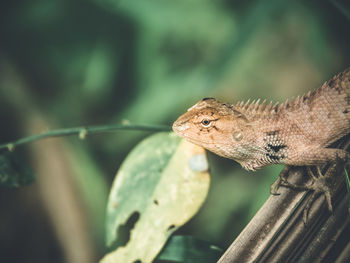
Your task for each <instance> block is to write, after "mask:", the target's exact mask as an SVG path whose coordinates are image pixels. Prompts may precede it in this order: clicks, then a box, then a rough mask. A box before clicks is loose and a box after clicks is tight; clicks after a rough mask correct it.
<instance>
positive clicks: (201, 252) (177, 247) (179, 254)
mask: <svg viewBox="0 0 350 263" xmlns="http://www.w3.org/2000/svg"><path fill="white" fill-rule="evenodd" d="M222 253H223V250H222V249H221V248H219V247H217V246H213V245H211V244H209V243H208V242H206V241H203V240H200V239H198V238H195V237H192V236H172V237H171V238H170V239H169V241H168V243H167V244H166V246H165V247H164V249H163V251H162V252H161V253H160V254H159V255H158V257H157V260H169V261H174V262H186V263H197V262H201V263H212V262H216V261H218V259H219V258H220V256H221V254H222Z"/></svg>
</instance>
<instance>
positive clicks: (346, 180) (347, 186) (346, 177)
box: [344, 168, 350, 214]
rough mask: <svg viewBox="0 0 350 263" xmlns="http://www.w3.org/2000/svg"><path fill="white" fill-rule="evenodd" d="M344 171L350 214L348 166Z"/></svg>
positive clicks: (349, 211)
mask: <svg viewBox="0 0 350 263" xmlns="http://www.w3.org/2000/svg"><path fill="white" fill-rule="evenodd" d="M344 171H345V182H346V189H347V190H348V213H349V214H350V180H349V174H348V171H347V170H346V168H344Z"/></svg>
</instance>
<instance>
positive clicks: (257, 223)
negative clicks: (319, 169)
mask: <svg viewBox="0 0 350 263" xmlns="http://www.w3.org/2000/svg"><path fill="white" fill-rule="evenodd" d="M346 139H347V140H346V142H350V137H349V136H348V137H347V138H346ZM343 142H344V140H343ZM347 150H348V149H347ZM325 168H327V166H326V167H325ZM339 168H340V167H339ZM287 172H288V174H289V176H288V181H290V182H291V183H294V184H299V185H300V184H308V183H311V182H310V179H311V178H310V176H309V175H308V174H307V173H306V170H305V169H303V167H291V168H289V169H288V170H287ZM332 177H333V178H334V181H335V182H334V195H333V196H332V201H333V205H334V206H333V208H334V215H332V214H331V213H329V211H328V209H327V206H326V202H325V198H324V196H323V195H320V196H319V198H318V199H316V200H315V201H314V202H313V203H312V206H311V207H310V209H309V210H308V211H309V214H308V215H309V216H308V220H307V224H306V225H305V224H304V222H303V211H304V208H305V206H307V203H308V201H309V200H310V198H311V193H310V192H297V191H294V190H291V189H287V188H284V187H280V188H279V189H278V192H279V193H280V195H279V196H270V197H269V199H268V200H267V201H266V202H265V204H264V205H263V206H262V207H261V208H260V210H259V211H258V212H257V214H256V215H255V216H254V217H253V219H252V220H251V221H250V222H249V223H248V225H247V226H246V227H245V229H244V230H243V231H242V232H241V233H240V235H239V236H238V237H237V238H236V240H235V241H234V242H233V243H232V244H231V246H230V247H229V248H228V249H227V250H226V252H225V253H224V254H223V255H222V257H221V259H220V260H219V261H218V262H219V263H232V262H303V263H306V262H338V261H337V260H336V259H337V258H340V256H341V255H339V253H342V250H341V249H339V251H336V252H334V251H335V250H334V248H336V247H339V246H342V242H343V243H344V240H343V241H342V240H341V239H340V238H339V236H340V234H341V233H344V231H345V230H346V227H347V226H348V225H349V222H348V212H347V211H348V209H347V201H348V199H347V194H346V187H345V183H344V181H345V177H344V174H343V172H341V171H338V172H337V173H335V174H333V175H332ZM338 238H339V239H338ZM346 242H349V239H347V240H346ZM349 244H350V242H349ZM349 248H350V245H349ZM349 248H348V250H349V251H350V249H349ZM344 251H345V250H344ZM344 251H343V252H344ZM332 253H333V254H332ZM345 254H346V261H339V262H349V261H348V260H349V259H350V253H345ZM327 259H328V261H327Z"/></svg>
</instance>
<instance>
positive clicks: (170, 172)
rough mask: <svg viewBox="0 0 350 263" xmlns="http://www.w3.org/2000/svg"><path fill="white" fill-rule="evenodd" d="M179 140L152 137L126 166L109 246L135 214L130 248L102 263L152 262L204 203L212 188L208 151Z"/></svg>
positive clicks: (114, 201) (116, 188)
mask: <svg viewBox="0 0 350 263" xmlns="http://www.w3.org/2000/svg"><path fill="white" fill-rule="evenodd" d="M179 141H180V140H179V138H178V137H176V136H175V135H174V134H168V133H160V134H156V135H153V136H152V137H150V138H147V139H145V140H144V141H143V142H141V143H140V144H139V145H138V146H137V147H136V148H135V149H133V150H132V151H131V153H130V154H129V155H128V157H127V158H126V160H125V162H123V165H122V166H121V168H120V170H119V171H118V174H117V176H116V179H115V181H114V183H113V186H112V189H111V192H110V197H109V201H108V206H107V223H106V235H107V244H108V245H111V244H112V242H114V241H116V239H117V238H118V236H117V235H116V234H117V233H118V231H117V230H118V228H119V227H120V226H121V225H123V224H125V223H126V222H127V221H128V218H131V217H133V216H135V215H136V222H134V227H133V228H132V230H130V240H128V241H127V244H126V245H125V246H123V247H119V248H118V249H117V250H115V251H113V252H111V253H109V254H108V255H106V256H105V257H104V258H103V259H102V260H101V263H102V262H103V263H107V262H135V261H137V260H140V261H141V262H146V263H147V262H152V261H153V259H154V258H155V257H156V255H157V254H158V253H159V251H160V250H161V248H162V247H163V245H164V244H165V242H166V240H167V239H168V238H169V236H170V235H171V234H172V233H173V232H174V231H175V230H177V229H178V228H179V227H180V226H182V225H183V224H184V223H185V222H186V221H188V220H189V219H190V218H191V217H192V216H193V215H194V214H195V213H196V212H197V210H198V209H199V207H200V206H201V205H202V203H203V201H204V199H205V197H206V195H207V192H208V189H209V173H208V165H207V161H206V157H205V151H204V149H202V148H201V147H198V146H195V145H193V144H191V143H189V142H186V141H181V143H179ZM199 157H200V158H199ZM198 159H200V161H199V160H198ZM198 167H199V168H198Z"/></svg>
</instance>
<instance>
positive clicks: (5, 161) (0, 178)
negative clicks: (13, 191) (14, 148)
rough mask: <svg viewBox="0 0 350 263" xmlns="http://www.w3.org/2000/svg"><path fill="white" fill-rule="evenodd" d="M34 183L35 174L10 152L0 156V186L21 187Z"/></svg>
mask: <svg viewBox="0 0 350 263" xmlns="http://www.w3.org/2000/svg"><path fill="white" fill-rule="evenodd" d="M33 181H34V174H33V173H32V171H31V170H30V169H29V168H28V167H26V165H25V164H24V163H21V162H20V161H19V160H18V159H17V157H16V156H15V155H14V154H13V153H10V152H6V153H2V154H1V155H0V185H2V186H7V187H20V186H24V185H28V184H30V183H32V182H33Z"/></svg>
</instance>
